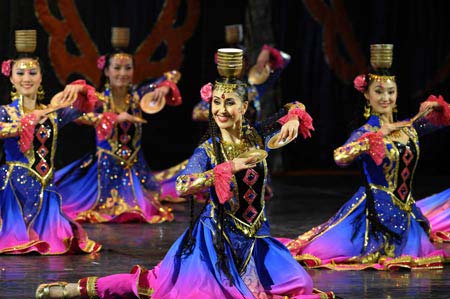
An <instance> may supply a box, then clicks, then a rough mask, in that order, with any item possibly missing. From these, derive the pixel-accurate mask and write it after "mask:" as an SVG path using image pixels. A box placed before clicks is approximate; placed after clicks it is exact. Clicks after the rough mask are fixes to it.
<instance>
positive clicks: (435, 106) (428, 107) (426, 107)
mask: <svg viewBox="0 0 450 299" xmlns="http://www.w3.org/2000/svg"><path fill="white" fill-rule="evenodd" d="M440 108H441V107H440V106H439V103H438V102H432V101H425V102H422V103H421V104H420V108H419V113H420V114H422V113H424V116H425V115H427V114H428V113H429V112H431V111H432V110H439V109H440ZM426 111H427V112H428V113H427V112H426Z"/></svg>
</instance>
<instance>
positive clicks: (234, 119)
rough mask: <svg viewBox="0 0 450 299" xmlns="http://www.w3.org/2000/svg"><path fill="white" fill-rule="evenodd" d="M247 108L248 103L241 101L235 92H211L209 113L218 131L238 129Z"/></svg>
mask: <svg viewBox="0 0 450 299" xmlns="http://www.w3.org/2000/svg"><path fill="white" fill-rule="evenodd" d="M247 107H248V102H244V101H242V99H241V97H240V96H239V95H238V94H237V93H235V92H230V93H223V92H222V91H213V99H212V102H211V112H212V115H213V118H214V121H215V122H216V124H217V126H218V127H219V128H220V129H223V130H230V129H235V128H237V127H240V125H241V124H242V120H243V117H244V114H245V111H247Z"/></svg>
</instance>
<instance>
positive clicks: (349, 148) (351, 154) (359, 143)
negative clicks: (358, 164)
mask: <svg viewBox="0 0 450 299" xmlns="http://www.w3.org/2000/svg"><path fill="white" fill-rule="evenodd" d="M369 148H370V143H369V139H368V138H363V139H358V140H356V141H353V142H349V143H347V144H345V145H343V146H341V147H338V148H337V149H335V150H334V161H336V164H337V165H339V166H347V165H349V164H350V163H352V162H353V161H354V160H355V159H356V158H358V157H359V156H360V155H361V154H362V153H364V152H366V151H367V150H369Z"/></svg>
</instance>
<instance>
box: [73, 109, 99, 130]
mask: <svg viewBox="0 0 450 299" xmlns="http://www.w3.org/2000/svg"><path fill="white" fill-rule="evenodd" d="M100 119H101V114H98V113H95V112H89V113H83V115H82V116H80V117H79V118H77V123H79V124H83V125H89V126H94V127H95V126H96V125H97V123H98V122H99V121H100Z"/></svg>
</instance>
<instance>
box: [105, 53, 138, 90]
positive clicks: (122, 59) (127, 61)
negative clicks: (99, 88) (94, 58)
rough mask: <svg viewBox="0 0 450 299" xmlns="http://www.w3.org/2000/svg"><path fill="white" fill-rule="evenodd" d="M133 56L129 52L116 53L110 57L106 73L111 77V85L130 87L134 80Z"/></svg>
mask: <svg viewBox="0 0 450 299" xmlns="http://www.w3.org/2000/svg"><path fill="white" fill-rule="evenodd" d="M133 71H134V66H133V58H132V57H131V56H130V55H127V54H122V53H119V54H116V55H113V56H112V57H111V58H110V59H109V66H108V67H107V68H106V69H105V75H106V77H108V78H109V84H110V85H111V87H116V88H123V87H128V86H129V85H130V84H131V82H132V81H133Z"/></svg>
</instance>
